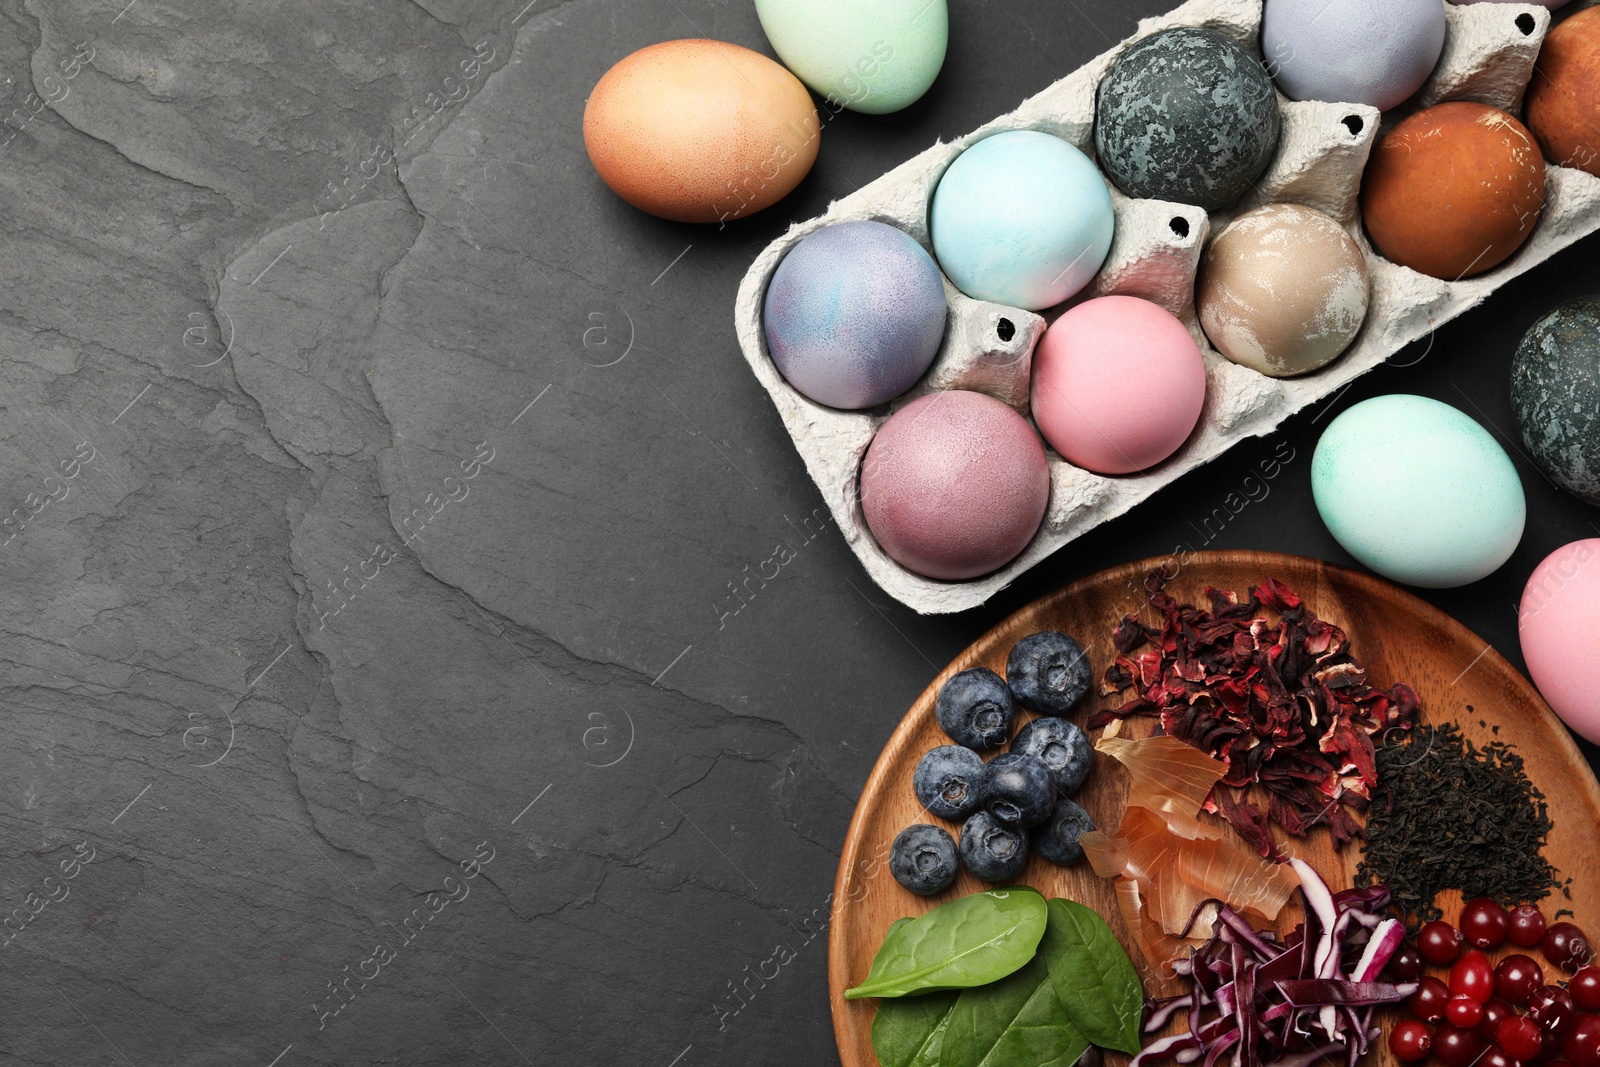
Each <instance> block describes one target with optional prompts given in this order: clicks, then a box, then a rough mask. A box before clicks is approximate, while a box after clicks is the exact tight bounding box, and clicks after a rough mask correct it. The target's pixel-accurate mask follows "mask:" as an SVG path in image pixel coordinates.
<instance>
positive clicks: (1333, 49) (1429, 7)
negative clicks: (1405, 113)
mask: <svg viewBox="0 0 1600 1067" xmlns="http://www.w3.org/2000/svg"><path fill="white" fill-rule="evenodd" d="M1444 28H1445V18H1444V5H1443V4H1441V3H1440V2H1439V0H1267V6H1266V10H1265V11H1264V12H1263V13H1262V16H1261V54H1262V58H1263V59H1264V60H1265V61H1266V64H1267V69H1268V70H1269V71H1271V72H1272V77H1273V80H1274V81H1276V82H1277V83H1278V88H1279V89H1281V90H1283V94H1284V95H1285V96H1287V97H1289V98H1290V99H1291V100H1326V101H1329V102H1331V103H1339V104H1369V105H1371V106H1372V107H1375V108H1377V109H1379V110H1380V111H1387V110H1389V109H1390V108H1392V107H1395V106H1396V105H1398V104H1400V103H1402V102H1403V101H1404V100H1405V99H1406V98H1407V97H1409V96H1410V95H1411V94H1412V93H1414V92H1416V91H1417V90H1418V89H1420V88H1422V83H1423V82H1425V81H1427V80H1428V75H1430V74H1432V73H1433V68H1434V67H1435V66H1437V65H1438V62H1439V56H1440V54H1441V53H1442V52H1443V51H1444Z"/></svg>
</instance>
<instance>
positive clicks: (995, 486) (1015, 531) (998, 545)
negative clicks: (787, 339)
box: [861, 389, 1050, 581]
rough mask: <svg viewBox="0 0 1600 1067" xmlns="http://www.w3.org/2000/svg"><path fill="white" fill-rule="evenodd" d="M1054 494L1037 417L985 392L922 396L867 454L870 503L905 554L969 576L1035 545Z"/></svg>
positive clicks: (908, 559) (888, 545)
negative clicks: (1031, 419)
mask: <svg viewBox="0 0 1600 1067" xmlns="http://www.w3.org/2000/svg"><path fill="white" fill-rule="evenodd" d="M1049 500H1050V471H1049V468H1048V467H1046V465H1045V459H1044V446H1043V445H1042V444H1040V443H1039V435H1038V434H1036V433H1034V432H1033V427H1032V426H1029V425H1028V420H1027V419H1025V418H1023V417H1022V416H1021V415H1018V414H1017V413H1016V412H1015V411H1012V410H1011V409H1010V408H1009V407H1007V406H1006V405H1005V404H1002V403H1001V402H1000V401H998V400H996V399H995V398H994V397H992V396H988V395H986V394H984V393H972V392H967V391H966V390H962V389H947V390H945V391H943V392H939V393H930V394H928V395H927V396H923V397H918V398H917V399H916V400H913V401H912V402H911V403H909V404H907V405H906V406H905V407H903V408H901V409H900V410H899V411H896V412H895V413H894V414H893V415H891V416H889V421H887V422H885V423H884V424H883V425H882V426H881V427H879V428H878V433H877V436H875V437H874V438H873V439H872V444H870V445H868V446H867V455H866V458H865V459H863V460H862V461H861V510H862V511H863V512H865V513H866V518H867V527H868V528H869V529H870V530H871V531H872V536H873V537H875V538H877V539H878V544H879V545H881V546H882V547H883V550H884V551H885V552H887V553H889V555H890V557H892V558H893V559H894V560H895V562H897V563H899V564H900V565H901V566H902V567H905V568H907V569H909V570H913V571H916V572H917V573H918V574H922V575H926V576H927V577H929V578H943V579H947V580H951V581H960V580H962V579H966V578H976V577H978V576H979V575H981V574H988V573H989V572H990V571H992V570H996V569H997V568H999V567H1003V566H1005V565H1006V564H1007V563H1009V562H1011V561H1012V560H1013V559H1015V558H1016V556H1017V553H1019V552H1021V551H1022V550H1023V549H1024V548H1026V547H1027V546H1028V542H1029V541H1031V540H1033V535H1034V532H1035V531H1036V530H1038V529H1039V522H1040V520H1042V519H1043V518H1044V509H1045V505H1046V504H1047V503H1049Z"/></svg>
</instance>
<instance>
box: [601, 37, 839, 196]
mask: <svg viewBox="0 0 1600 1067" xmlns="http://www.w3.org/2000/svg"><path fill="white" fill-rule="evenodd" d="M820 133H821V124H820V122H819V120H818V118H817V112H816V108H815V107H813V106H812V103H811V94H810V93H808V92H807V91H806V87H805V86H804V85H802V84H800V79H798V78H796V77H795V76H794V75H793V74H790V73H789V72H788V71H787V70H784V69H783V68H782V67H781V66H779V65H778V64H777V63H774V62H773V61H772V60H770V59H768V58H767V57H766V56H764V55H761V54H760V53H759V52H752V51H751V50H750V49H748V48H741V47H740V46H738V45H736V44H728V43H727V42H725V41H706V40H693V39H691V40H682V41H664V42H662V43H661V44H654V45H650V46H649V47H648V48H641V49H639V50H638V51H637V52H634V53H633V54H632V55H629V56H626V57H624V58H623V59H622V60H620V61H619V62H618V63H617V64H616V66H614V67H612V68H611V69H610V70H608V71H606V73H605V75H604V76H603V77H602V78H601V79H600V81H599V83H598V84H597V85H596V86H595V87H594V91H593V92H591V93H590V94H589V102H588V104H587V105H586V106H585V107H584V111H583V143H584V147H585V148H587V149H588V152H589V160H590V162H592V163H593V164H594V169H595V171H596V172H597V173H598V174H599V175H600V178H601V180H602V181H604V182H605V183H606V184H607V185H608V186H610V187H611V189H612V191H613V192H615V193H616V194H617V195H618V196H620V197H622V199H624V200H626V201H627V202H628V203H630V204H632V205H633V206H634V207H636V208H639V209H640V210H641V211H648V212H649V213H650V214H652V215H659V216H660V217H661V218H664V219H672V220H674V221H676V222H722V221H725V220H728V219H736V218H740V217H742V216H744V215H748V214H750V213H751V212H754V211H760V210H761V209H762V208H764V207H768V206H770V205H772V204H774V203H776V202H777V201H778V200H780V199H782V198H783V197H784V196H786V195H787V194H788V193H789V192H790V191H791V190H792V189H794V187H795V186H796V185H798V184H800V180H801V179H802V178H804V177H805V176H806V174H807V173H809V172H810V170H811V164H812V163H814V162H815V161H816V158H817V146H818V142H819V140H820Z"/></svg>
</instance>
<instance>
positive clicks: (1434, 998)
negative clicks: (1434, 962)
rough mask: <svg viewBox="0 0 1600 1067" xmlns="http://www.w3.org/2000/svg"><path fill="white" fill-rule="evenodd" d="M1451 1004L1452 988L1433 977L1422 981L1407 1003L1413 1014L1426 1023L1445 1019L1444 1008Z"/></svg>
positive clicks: (1428, 976) (1427, 977)
mask: <svg viewBox="0 0 1600 1067" xmlns="http://www.w3.org/2000/svg"><path fill="white" fill-rule="evenodd" d="M1448 1003H1450V987H1449V986H1447V985H1445V984H1444V983H1443V982H1441V981H1439V979H1437V978H1435V977H1434V976H1433V975H1431V974H1430V975H1427V976H1425V977H1424V978H1423V979H1422V984H1421V985H1420V986H1418V987H1417V991H1416V992H1415V993H1413V994H1411V999H1409V1000H1407V1001H1406V1007H1408V1008H1410V1009H1411V1014H1412V1015H1415V1016H1416V1017H1417V1018H1419V1019H1421V1020H1422V1021H1423V1022H1425V1023H1436V1022H1438V1021H1439V1020H1440V1019H1443V1018H1444V1006H1445V1005H1446V1004H1448Z"/></svg>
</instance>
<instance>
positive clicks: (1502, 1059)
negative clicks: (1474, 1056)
mask: <svg viewBox="0 0 1600 1067" xmlns="http://www.w3.org/2000/svg"><path fill="white" fill-rule="evenodd" d="M1478 1067H1522V1061H1521V1060H1514V1059H1512V1058H1511V1057H1510V1056H1507V1055H1506V1053H1505V1050H1504V1049H1502V1048H1501V1047H1500V1046H1499V1045H1490V1046H1489V1048H1488V1050H1487V1051H1485V1052H1484V1054H1483V1055H1482V1056H1481V1057H1479V1059H1478Z"/></svg>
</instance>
